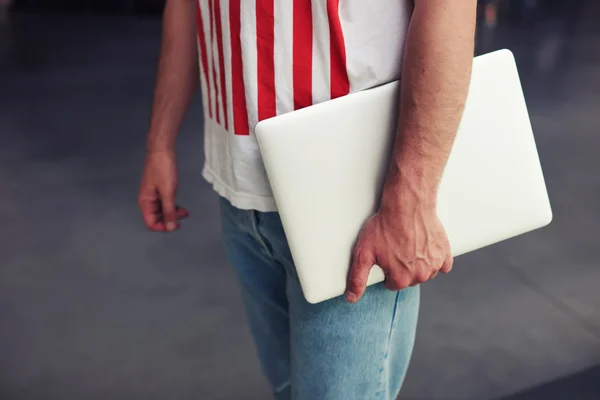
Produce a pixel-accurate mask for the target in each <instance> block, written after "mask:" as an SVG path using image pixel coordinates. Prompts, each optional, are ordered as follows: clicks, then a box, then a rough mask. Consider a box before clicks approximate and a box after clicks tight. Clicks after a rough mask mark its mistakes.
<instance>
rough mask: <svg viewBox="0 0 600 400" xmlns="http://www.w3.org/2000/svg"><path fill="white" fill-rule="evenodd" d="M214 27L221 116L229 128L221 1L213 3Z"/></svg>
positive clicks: (227, 128)
mask: <svg viewBox="0 0 600 400" xmlns="http://www.w3.org/2000/svg"><path fill="white" fill-rule="evenodd" d="M214 17H215V28H216V30H217V45H218V46H219V71H220V72H221V74H220V75H221V76H220V78H221V80H220V82H221V93H220V94H221V105H222V106H223V116H224V117H223V118H224V119H225V121H224V122H225V129H226V130H229V118H227V88H226V87H225V57H224V52H223V28H222V26H221V1H220V0H217V2H216V3H215V14H214Z"/></svg>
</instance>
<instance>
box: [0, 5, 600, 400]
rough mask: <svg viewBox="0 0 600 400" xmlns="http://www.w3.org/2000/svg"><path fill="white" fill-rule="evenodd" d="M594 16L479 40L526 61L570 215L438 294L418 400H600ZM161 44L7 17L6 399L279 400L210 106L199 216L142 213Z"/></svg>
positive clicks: (189, 128) (84, 23) (85, 22)
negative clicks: (180, 221) (210, 162)
mask: <svg viewBox="0 0 600 400" xmlns="http://www.w3.org/2000/svg"><path fill="white" fill-rule="evenodd" d="M585 7H587V8H585V9H584V10H583V11H584V12H583V13H582V14H581V16H580V17H576V16H572V15H570V14H569V13H558V15H555V16H554V17H547V18H545V19H541V20H540V21H538V22H537V23H536V24H534V25H532V26H531V25H526V26H522V25H521V26H517V25H515V26H513V25H507V26H503V25H500V26H499V27H498V28H497V29H495V30H489V29H487V30H486V29H482V30H481V31H480V34H479V40H478V46H479V50H478V51H480V52H485V51H488V50H492V49H494V48H499V47H509V48H511V49H513V50H514V52H515V54H516V57H517V62H518V64H519V67H520V70H521V74H522V79H523V85H524V88H525V92H526V96H527V99H528V101H529V106H530V112H531V117H532V122H533V126H534V131H535V133H536V138H537V141H538V145H539V150H540V155H541V158H542V163H543V167H544V170H545V173H546V175H547V184H548V188H549V191H550V195H551V200H552V204H553V207H554V213H555V220H554V222H553V223H552V225H551V226H549V227H548V228H545V229H543V230H540V231H537V232H533V233H530V234H527V235H524V236H522V237H519V238H516V239H512V240H510V241H507V242H505V243H502V244H498V245H496V246H492V247H490V248H487V249H484V250H481V251H478V252H475V253H473V254H469V255H465V256H462V257H460V258H458V259H457V260H456V268H455V270H454V272H453V273H452V274H450V275H449V276H447V277H446V276H445V277H443V278H440V279H436V280H435V281H434V282H431V283H428V284H426V285H425V286H424V288H423V308H422V314H421V319H420V325H419V335H418V340H417V344H416V348H415V352H414V358H413V363H412V366H411V369H410V372H409V375H408V377H407V381H406V385H405V387H404V389H403V391H402V396H401V398H402V399H406V400H409V399H410V400H425V399H427V400H458V399H460V400H463V399H474V400H500V399H504V400H533V399H536V400H537V399H543V400H546V399H550V400H557V399H576V400H587V399H599V398H600V366H599V365H600V307H599V305H600V290H598V286H599V282H600V268H599V264H600V263H599V261H600V256H598V239H599V238H600V226H599V224H598V218H599V217H600V201H599V200H600V175H599V174H598V173H597V172H598V170H599V169H600V160H599V159H598V158H597V153H598V152H597V149H598V147H599V146H600V136H599V135H598V132H599V130H600V113H599V110H600V107H599V106H600V75H599V74H598V71H599V70H600V53H599V52H598V50H599V49H600V26H598V24H597V23H595V21H597V15H599V14H598V11H599V9H598V5H597V3H596V2H594V1H590V2H587V3H586V4H585ZM574 18H577V19H574ZM571 22H573V23H572V24H571ZM158 39H159V23H158V21H157V20H153V19H135V18H124V17H108V16H104V17H91V16H89V17H82V16H59V15H53V16H42V15H37V16H36V15H13V16H11V17H10V18H5V19H4V22H2V23H0V399H2V400H21V399H23V400H38V399H40V400H53V399H60V400H71V399H86V400H94V399H116V400H117V399H126V400H136V399H144V400H152V399H161V400H164V399H177V400H179V399H182V400H184V399H205V400H235V399H241V400H245V399H248V400H253V399H256V400H258V399H266V398H268V390H267V388H266V385H265V383H264V381H263V378H262V377H261V375H260V372H259V369H258V365H257V361H256V359H255V356H254V350H253V348H252V345H251V340H250V336H249V332H248V329H247V327H246V324H245V321H244V315H243V312H242V307H241V302H240V297H239V295H238V291H237V287H236V282H235V279H234V276H233V274H232V271H231V270H230V268H229V267H228V266H227V264H226V262H225V258H224V256H223V252H222V250H221V247H220V244H219V220H218V214H217V205H218V203H217V198H216V197H215V195H214V194H213V193H212V192H211V190H210V188H209V186H208V185H207V184H206V183H205V182H204V181H203V180H202V179H201V176H200V169H201V165H202V155H201V154H202V131H201V126H202V124H201V122H202V117H201V111H200V104H199V102H196V103H195V104H194V105H193V107H192V109H191V112H190V114H189V118H188V120H187V121H186V124H185V126H184V128H183V131H182V134H181V137H180V140H179V146H180V149H179V150H180V168H181V170H180V172H181V190H180V200H181V203H182V204H184V205H186V206H188V207H189V208H190V209H191V212H192V217H191V218H190V219H189V220H188V221H186V222H185V223H184V228H183V230H181V231H180V232H177V233H175V234H172V235H160V234H152V233H148V232H146V231H145V229H144V227H143V226H142V223H141V220H140V218H139V215H138V210H137V208H136V190H137V184H138V179H139V174H140V170H141V165H142V160H143V156H144V135H145V129H146V126H147V121H148V117H149V108H150V96H151V91H152V81H153V77H154V66H155V61H156V56H157V50H158ZM198 101H199V100H198Z"/></svg>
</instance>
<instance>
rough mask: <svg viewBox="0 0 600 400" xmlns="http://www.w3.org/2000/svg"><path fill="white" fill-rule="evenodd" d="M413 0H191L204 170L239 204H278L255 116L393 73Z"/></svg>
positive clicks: (393, 76)
mask: <svg viewBox="0 0 600 400" xmlns="http://www.w3.org/2000/svg"><path fill="white" fill-rule="evenodd" d="M411 4H412V1H411V0H198V3H197V23H198V53H199V57H200V71H201V72H200V81H201V85H202V94H203V104H204V115H205V127H204V129H205V141H204V143H205V156H206V161H205V165H204V170H203V175H204V177H205V178H206V179H207V180H208V181H209V182H210V183H212V185H213V187H214V189H215V190H216V191H217V192H218V193H219V194H220V195H222V196H224V197H226V198H227V199H228V200H229V201H231V202H232V204H233V205H235V206H237V207H239V208H242V209H255V210H259V211H275V210H276V206H275V202H274V200H273V197H272V193H271V189H270V186H269V183H268V180H267V177H266V174H265V170H264V166H263V163H262V160H261V158H260V153H259V150H258V146H257V143H256V140H255V139H254V135H253V133H252V131H253V128H254V126H255V125H256V123H257V122H258V121H260V120H262V119H266V118H270V117H273V116H275V115H278V114H283V113H286V112H290V111H293V110H295V109H299V108H302V107H306V106H309V105H311V104H315V103H319V102H323V101H326V100H329V99H332V98H336V97H339V96H344V95H346V94H348V93H350V92H355V91H359V90H363V89H366V88H370V87H373V86H376V85H379V84H382V83H386V82H390V81H392V80H394V79H397V78H398V76H399V73H400V68H401V61H402V54H403V50H404V39H405V36H406V31H407V28H408V22H409V18H410V12H411V7H412V6H411Z"/></svg>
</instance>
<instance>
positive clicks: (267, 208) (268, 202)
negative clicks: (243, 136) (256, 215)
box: [202, 164, 277, 212]
mask: <svg viewBox="0 0 600 400" xmlns="http://www.w3.org/2000/svg"><path fill="white" fill-rule="evenodd" d="M202 176H203V177H204V179H205V180H206V181H207V182H208V183H210V184H211V185H212V187H213V190H214V191H215V192H217V193H218V194H219V195H220V196H222V197H225V198H226V199H227V200H229V202H230V203H231V204H232V205H233V206H234V207H237V208H239V209H242V210H256V211H260V212H276V211H277V205H276V204H275V198H274V197H273V196H260V195H251V194H245V193H239V192H237V191H235V190H233V189H232V188H231V187H229V186H227V185H226V184H225V183H223V181H221V179H219V177H218V176H217V175H216V174H215V173H214V172H213V171H212V170H211V169H210V167H209V166H208V165H206V164H205V165H204V168H202Z"/></svg>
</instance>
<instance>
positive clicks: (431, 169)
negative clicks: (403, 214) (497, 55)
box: [382, 0, 476, 212]
mask: <svg viewBox="0 0 600 400" xmlns="http://www.w3.org/2000/svg"><path fill="white" fill-rule="evenodd" d="M415 3H416V4H415V10H414V13H413V16H412V19H411V23H410V27H409V31H408V36H407V41H406V50H405V54H404V64H403V67H402V78H401V93H400V96H401V97H400V119H399V125H398V137H397V139H396V143H395V148H394V153H393V156H392V160H391V164H390V169H389V172H388V177H387V180H386V184H385V188H384V195H383V201H382V208H384V209H389V210H392V211H395V212H397V211H400V210H401V209H402V208H403V207H406V204H407V202H408V203H413V204H415V203H426V204H428V205H431V206H435V202H436V197H437V188H438V185H439V181H440V178H441V175H442V172H443V170H444V167H445V165H446V162H447V160H448V156H449V154H450V150H451V148H452V143H453V141H454V137H455V135H456V131H457V129H458V125H459V123H460V119H461V116H462V111H463V108H464V104H465V100H466V97H467V92H468V87H469V81H470V76H471V67H472V62H473V46H474V30H475V12H476V0H417V1H416V2H415Z"/></svg>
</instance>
